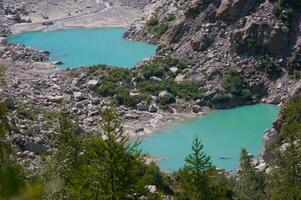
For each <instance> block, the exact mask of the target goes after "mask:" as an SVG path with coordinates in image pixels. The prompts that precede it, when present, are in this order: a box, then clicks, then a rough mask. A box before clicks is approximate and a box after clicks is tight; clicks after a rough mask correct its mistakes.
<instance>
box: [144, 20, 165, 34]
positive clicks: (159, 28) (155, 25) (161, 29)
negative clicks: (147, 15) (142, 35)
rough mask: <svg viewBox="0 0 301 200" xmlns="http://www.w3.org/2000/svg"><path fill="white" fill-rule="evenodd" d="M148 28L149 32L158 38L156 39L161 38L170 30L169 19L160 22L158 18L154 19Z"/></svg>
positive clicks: (148, 23)
mask: <svg viewBox="0 0 301 200" xmlns="http://www.w3.org/2000/svg"><path fill="white" fill-rule="evenodd" d="M146 26H147V27H148V30H149V31H151V32H152V33H153V34H154V35H155V36H156V38H160V37H161V36H162V35H163V34H164V33H165V32H166V31H167V29H168V18H164V19H163V20H161V21H159V20H158V19H157V18H156V17H152V18H151V19H150V20H149V21H148V22H147V23H146Z"/></svg>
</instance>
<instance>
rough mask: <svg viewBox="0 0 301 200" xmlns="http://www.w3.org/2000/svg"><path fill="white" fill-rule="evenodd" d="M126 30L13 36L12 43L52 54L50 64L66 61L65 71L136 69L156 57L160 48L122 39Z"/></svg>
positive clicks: (77, 30) (111, 29)
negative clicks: (98, 66)
mask: <svg viewBox="0 0 301 200" xmlns="http://www.w3.org/2000/svg"><path fill="white" fill-rule="evenodd" d="M125 31H126V29H123V28H96V29H65V30H59V31H49V32H46V31H37V32H26V33H21V34H16V35H12V36H10V37H9V42H11V43H21V44H24V45H25V46H28V47H33V48H36V49H39V50H43V51H49V52H50V53H51V54H50V56H51V57H50V61H58V60H59V61H62V62H63V63H64V64H63V65H62V67H71V68H74V67H80V66H86V65H95V64H107V65H113V66H119V67H132V66H134V65H135V64H137V63H138V62H139V61H141V60H142V59H144V58H147V57H150V56H152V55H154V54H155V51H156V46H155V45H149V44H146V43H143V42H136V41H129V40H125V39H123V38H122V35H123V34H124V32H125Z"/></svg>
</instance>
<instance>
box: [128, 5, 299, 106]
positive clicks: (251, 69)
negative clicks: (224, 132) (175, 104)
mask: <svg viewBox="0 0 301 200" xmlns="http://www.w3.org/2000/svg"><path fill="white" fill-rule="evenodd" d="M286 6H287V5H286ZM279 7H280V6H279V5H278V3H277V2H275V1H274V2H270V1H268V0H267V1H259V0H258V1H255V0H254V1H246V0H214V1H198V0H193V1H184V0H160V1H157V0H153V1H152V2H150V3H149V4H148V5H147V6H146V7H145V8H144V16H143V17H142V18H141V19H140V20H138V21H137V22H136V23H135V24H133V25H132V26H131V27H130V29H129V31H128V32H127V33H126V34H125V37H126V38H130V39H136V40H145V41H148V42H150V43H156V44H158V45H159V48H158V53H159V54H160V55H172V56H175V57H179V58H182V59H184V60H190V61H191V60H192V61H194V65H193V66H192V68H191V69H190V70H187V71H185V73H183V74H181V77H178V78H179V79H185V80H196V81H199V82H201V83H202V84H203V88H202V89H203V90H204V91H205V92H206V97H205V98H211V99H212V98H215V99H216V101H215V103H214V105H213V106H214V107H231V106H235V105H238V104H244V103H250V102H254V101H255V102H256V101H260V100H264V101H267V102H271V103H279V102H281V101H282V100H284V99H285V97H286V96H287V94H288V91H289V90H290V89H291V88H292V87H293V85H294V83H295V82H296V80H297V79H298V78H299V70H300V50H299V48H298V46H300V43H301V42H300V40H301V34H300V30H301V20H300V9H299V8H297V6H295V7H293V8H291V7H283V8H279ZM277 9H280V10H281V11H282V13H281V14H277ZM286 12H289V13H288V14H285V13H286ZM278 13H279V12H278ZM283 13H284V14H283ZM280 15H281V16H280ZM285 16H286V17H287V18H285ZM294 55H297V56H295V58H294ZM292 60H294V62H292ZM298 60H299V61H298ZM233 74H236V75H237V76H240V78H241V79H243V81H242V82H244V83H245V84H246V85H245V87H244V88H242V92H231V91H229V90H227V88H225V86H224V81H225V79H226V78H227V76H231V77H232V78H233V77H235V76H236V75H233ZM237 76H236V77H237ZM296 77H297V79H296ZM249 93H251V94H252V98H249V97H246V98H241V96H248V95H249ZM281 99H282V100H281ZM221 100H222V101H221Z"/></svg>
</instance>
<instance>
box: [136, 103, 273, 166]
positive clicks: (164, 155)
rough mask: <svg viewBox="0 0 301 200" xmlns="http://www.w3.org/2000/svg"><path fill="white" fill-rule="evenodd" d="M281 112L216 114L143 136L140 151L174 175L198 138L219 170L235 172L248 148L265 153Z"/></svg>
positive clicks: (260, 108)
mask: <svg viewBox="0 0 301 200" xmlns="http://www.w3.org/2000/svg"><path fill="white" fill-rule="evenodd" d="M278 112H279V108H278V107H277V106H274V105H268V104H257V105H250V106H243V107H238V108H234V109H229V110H216V111H213V112H210V113H209V114H207V115H205V116H201V117H198V118H195V119H193V120H189V121H185V122H179V123H173V124H170V125H169V126H168V127H166V128H164V129H162V130H160V131H157V132H156V133H154V134H151V135H149V136H143V137H142V138H140V141H141V145H140V147H141V148H142V151H143V152H145V153H149V154H150V155H152V156H155V157H157V158H160V159H161V160H160V161H159V162H158V164H159V166H160V168H161V169H162V170H163V171H166V172H171V171H174V170H177V169H179V168H180V167H182V166H183V165H184V160H185V157H186V156H187V155H188V154H189V153H191V145H192V140H193V138H194V137H195V136H198V137H199V138H200V139H201V140H202V142H203V145H204V151H205V152H206V153H207V155H209V156H211V159H212V162H213V164H214V165H215V166H217V167H218V168H224V169H226V170H234V169H236V168H237V167H238V166H239V156H240V150H241V148H243V147H244V148H247V150H248V151H249V153H252V154H253V155H254V156H258V155H259V154H260V153H261V150H262V142H263V133H264V130H265V129H267V128H271V127H272V122H273V121H274V120H275V119H276V117H277V114H278ZM221 157H224V158H227V159H221Z"/></svg>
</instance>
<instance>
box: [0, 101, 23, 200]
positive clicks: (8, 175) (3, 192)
mask: <svg viewBox="0 0 301 200" xmlns="http://www.w3.org/2000/svg"><path fill="white" fill-rule="evenodd" d="M6 114H7V109H6V104H5V103H4V102H1V103H0V199H2V198H3V199H10V198H12V197H15V196H17V195H18V194H19V193H20V190H21V188H22V187H23V185H24V181H23V177H22V176H21V170H20V168H19V167H18V166H17V165H16V163H15V162H14V161H13V160H11V158H10V155H11V153H12V150H11V146H10V143H9V142H8V140H7V138H8V134H9V123H8V119H7V117H6Z"/></svg>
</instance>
